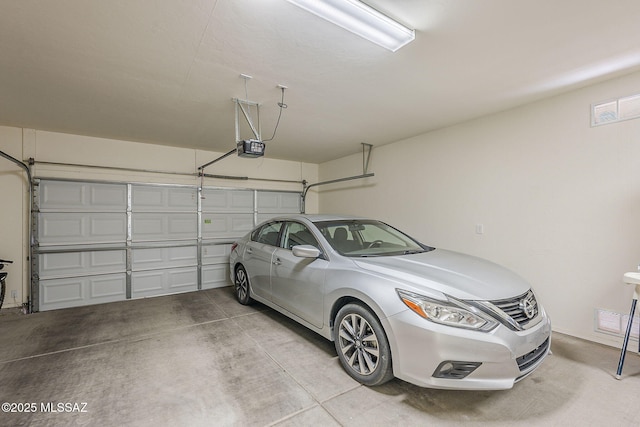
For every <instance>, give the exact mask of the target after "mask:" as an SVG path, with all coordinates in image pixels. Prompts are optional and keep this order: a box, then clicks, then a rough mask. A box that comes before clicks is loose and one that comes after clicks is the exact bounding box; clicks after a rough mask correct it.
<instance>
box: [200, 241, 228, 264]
mask: <svg viewBox="0 0 640 427" xmlns="http://www.w3.org/2000/svg"><path fill="white" fill-rule="evenodd" d="M230 253H231V245H204V244H203V245H202V264H203V265H204V264H224V263H227V262H229V254H230Z"/></svg>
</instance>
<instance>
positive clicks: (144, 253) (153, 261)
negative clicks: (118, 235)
mask: <svg viewBox="0 0 640 427" xmlns="http://www.w3.org/2000/svg"><path fill="white" fill-rule="evenodd" d="M131 257H132V269H133V270H134V271H138V270H145V269H156V268H167V267H185V266H196V265H197V264H198V248H197V246H178V247H166V248H144V249H133V250H132V253H131Z"/></svg>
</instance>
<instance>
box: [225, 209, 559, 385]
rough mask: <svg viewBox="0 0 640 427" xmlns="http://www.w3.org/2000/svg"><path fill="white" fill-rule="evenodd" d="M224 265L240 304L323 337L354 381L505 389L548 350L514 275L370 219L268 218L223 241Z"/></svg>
mask: <svg viewBox="0 0 640 427" xmlns="http://www.w3.org/2000/svg"><path fill="white" fill-rule="evenodd" d="M230 264H231V279H232V281H233V283H234V286H235V294H236V297H237V299H238V301H239V302H240V303H241V304H250V303H251V302H253V301H254V300H255V301H259V302H261V303H263V304H265V305H267V306H269V307H271V308H273V309H275V310H277V311H279V312H280V313H282V314H284V315H286V316H288V317H290V318H292V319H294V320H295V321H297V322H299V323H301V324H302V325H304V326H306V327H308V328H309V329H311V330H313V331H315V332H317V333H319V334H320V335H322V336H324V337H325V338H327V339H329V340H331V341H333V342H334V343H335V348H336V352H337V354H338V358H339V359H340V362H341V363H342V366H343V367H344V369H345V370H346V372H347V373H348V374H349V375H351V376H352V377H353V378H354V379H356V380H357V381H359V382H361V383H363V384H366V385H370V386H375V385H379V384H383V383H385V382H386V381H388V380H390V379H391V378H393V377H394V376H395V377H397V378H400V379H402V380H405V381H408V382H410V383H413V384H416V385H418V386H422V387H433V388H445V389H467V390H480V389H484V390H489V389H493V390H497V389H508V388H511V387H513V385H514V383H515V382H517V381H519V380H521V379H523V378H524V377H526V376H527V375H529V374H530V373H531V372H533V371H534V370H535V369H536V368H537V367H538V366H539V365H540V364H541V363H542V360H543V359H544V357H545V356H546V355H547V353H548V352H549V348H550V340H551V323H550V321H549V318H548V316H547V314H546V313H545V311H544V309H543V308H542V306H541V305H540V304H539V303H538V301H537V299H536V296H535V294H534V292H533V290H532V289H531V287H530V286H529V284H527V282H525V281H524V280H523V279H522V278H520V277H519V276H517V275H516V274H514V273H512V272H511V271H509V270H507V269H505V268H503V267H500V266H499V265H496V264H493V263H491V262H488V261H485V260H482V259H479V258H475V257H472V256H469V255H463V254H460V253H456V252H451V251H447V250H443V249H436V248H433V247H430V246H426V245H423V244H421V243H419V242H418V241H416V240H415V239H413V238H411V237H409V236H408V235H406V234H404V233H402V232H400V231H398V230H397V229H395V228H393V227H391V226H389V225H387V224H385V223H383V222H380V221H375V220H370V219H364V218H356V217H338V216H328V215H296V216H291V217H286V218H285V217H282V218H275V219H272V220H269V221H267V222H265V223H263V224H261V225H259V226H258V227H256V228H255V229H254V230H253V231H252V232H250V233H249V234H247V235H246V236H245V237H243V238H242V239H240V240H238V241H237V242H236V243H235V244H234V245H233V246H232V249H231V256H230Z"/></svg>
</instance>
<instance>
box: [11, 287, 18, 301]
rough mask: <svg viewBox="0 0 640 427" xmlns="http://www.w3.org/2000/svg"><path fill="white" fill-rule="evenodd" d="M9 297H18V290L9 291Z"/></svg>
mask: <svg viewBox="0 0 640 427" xmlns="http://www.w3.org/2000/svg"><path fill="white" fill-rule="evenodd" d="M11 298H13V299H16V298H18V291H16V290H15V289H14V290H12V291H11Z"/></svg>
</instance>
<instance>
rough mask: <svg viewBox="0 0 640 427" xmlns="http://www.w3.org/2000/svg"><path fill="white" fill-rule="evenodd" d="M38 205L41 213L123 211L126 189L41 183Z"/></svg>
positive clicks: (125, 202)
mask: <svg viewBox="0 0 640 427" xmlns="http://www.w3.org/2000/svg"><path fill="white" fill-rule="evenodd" d="M38 205H39V207H40V210H41V211H47V210H58V211H60V210H64V211H97V210H100V211H124V210H125V209H126V207H127V187H126V185H124V184H105V183H88V182H84V183H83V182H73V181H42V182H41V183H40V185H39V201H38Z"/></svg>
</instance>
